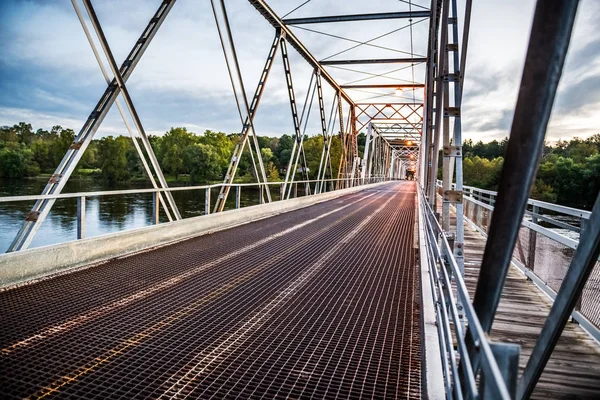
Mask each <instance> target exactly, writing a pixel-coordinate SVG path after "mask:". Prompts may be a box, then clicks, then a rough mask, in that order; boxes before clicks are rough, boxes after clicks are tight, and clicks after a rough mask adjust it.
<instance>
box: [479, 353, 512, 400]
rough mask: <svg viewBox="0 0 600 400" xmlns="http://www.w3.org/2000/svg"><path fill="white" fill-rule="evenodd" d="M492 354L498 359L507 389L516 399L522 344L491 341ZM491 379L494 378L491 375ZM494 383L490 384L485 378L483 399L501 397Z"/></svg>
mask: <svg viewBox="0 0 600 400" xmlns="http://www.w3.org/2000/svg"><path fill="white" fill-rule="evenodd" d="M490 348H491V350H492V354H493V355H494V358H495V359H496V363H497V364H498V368H499V369H500V373H501V374H502V379H503V380H504V383H505V384H506V389H507V390H508V393H509V394H510V398H511V399H514V398H515V396H516V395H517V381H518V378H519V377H518V373H519V354H520V352H521V346H519V345H518V344H509V343H490ZM490 379H493V378H491V377H490ZM501 398H502V397H499V396H498V393H497V392H496V390H494V389H493V388H492V385H490V384H488V383H487V382H486V380H485V379H483V396H482V399H501Z"/></svg>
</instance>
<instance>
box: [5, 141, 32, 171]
mask: <svg viewBox="0 0 600 400" xmlns="http://www.w3.org/2000/svg"><path fill="white" fill-rule="evenodd" d="M39 172H40V168H39V166H38V165H37V163H36V162H35V161H33V152H32V151H31V150H30V149H28V148H27V147H26V146H25V145H22V144H21V145H19V144H16V143H14V144H13V145H9V146H5V147H4V148H2V149H0V177H4V178H22V177H25V176H35V175H37V174H39Z"/></svg>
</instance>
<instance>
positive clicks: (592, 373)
mask: <svg viewBox="0 0 600 400" xmlns="http://www.w3.org/2000/svg"><path fill="white" fill-rule="evenodd" d="M485 242H486V239H485V238H484V237H483V236H482V235H481V234H480V233H479V232H478V231H476V230H475V229H474V228H472V227H471V226H470V225H469V224H468V223H465V280H466V283H467V287H468V289H469V292H470V294H471V297H473V295H474V293H475V286H476V284H477V278H478V277H479V268H480V266H481V259H482V257H483V252H484V249H485ZM551 306H552V302H551V300H550V299H549V298H548V297H547V296H546V295H545V294H544V293H543V292H542V291H541V290H540V289H539V288H538V287H537V286H536V285H535V284H534V283H533V282H532V281H530V280H528V279H527V278H526V277H525V276H524V275H523V274H522V273H521V272H520V271H519V270H518V269H517V268H516V267H514V266H511V267H510V270H509V273H508V278H507V281H506V284H505V286H504V291H503V293H502V299H501V301H500V306H499V308H498V312H497V314H496V318H495V320H494V324H493V326H492V334H491V337H492V340H495V341H499V342H509V343H517V344H519V345H521V359H520V362H519V367H520V370H521V373H522V372H523V369H524V368H525V365H526V363H527V360H528V359H529V355H530V354H531V351H532V350H533V346H534V345H535V343H536V340H537V338H538V336H539V334H540V332H541V330H542V327H543V325H544V321H545V319H546V317H547V315H548V313H549V312H550V307H551ZM532 398H533V399H600V345H598V343H597V342H596V341H594V340H593V339H592V338H591V337H590V336H589V335H588V334H587V333H586V332H585V331H584V330H583V329H582V328H581V327H580V326H579V325H578V324H576V323H573V322H569V323H567V326H566V328H565V330H564V331H563V333H562V336H561V338H560V340H559V342H558V345H557V347H556V349H555V350H554V353H553V354H552V357H551V358H550V361H549V362H548V364H547V365H546V368H545V370H544V373H543V374H542V376H541V379H540V381H539V382H538V385H537V387H536V389H535V391H534V393H533V396H532Z"/></svg>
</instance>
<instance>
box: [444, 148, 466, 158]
mask: <svg viewBox="0 0 600 400" xmlns="http://www.w3.org/2000/svg"><path fill="white" fill-rule="evenodd" d="M461 152H462V147H461V146H444V156H446V157H460V154H461Z"/></svg>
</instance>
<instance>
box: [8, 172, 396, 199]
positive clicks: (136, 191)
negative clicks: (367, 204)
mask: <svg viewBox="0 0 600 400" xmlns="http://www.w3.org/2000/svg"><path fill="white" fill-rule="evenodd" d="M382 179H389V178H387V177H385V176H373V177H372V178H371V180H370V182H373V181H380V180H382ZM356 180H357V179H356V178H332V179H325V180H323V179H321V180H317V179H311V180H303V181H294V183H303V184H306V183H314V182H323V181H324V182H335V181H356ZM282 184H283V181H279V182H256V183H252V182H251V183H213V184H210V185H199V186H179V187H168V188H164V189H163V188H148V189H124V190H103V191H96V192H76V193H61V194H54V195H50V194H46V195H44V194H37V195H26V196H3V197H0V203H9V202H19V201H35V200H47V199H72V198H77V197H99V196H115V195H122V194H142V193H161V192H179V191H186V190H201V189H212V188H216V187H219V188H220V187H223V186H230V187H238V186H239V187H245V186H258V187H261V186H266V185H282Z"/></svg>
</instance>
